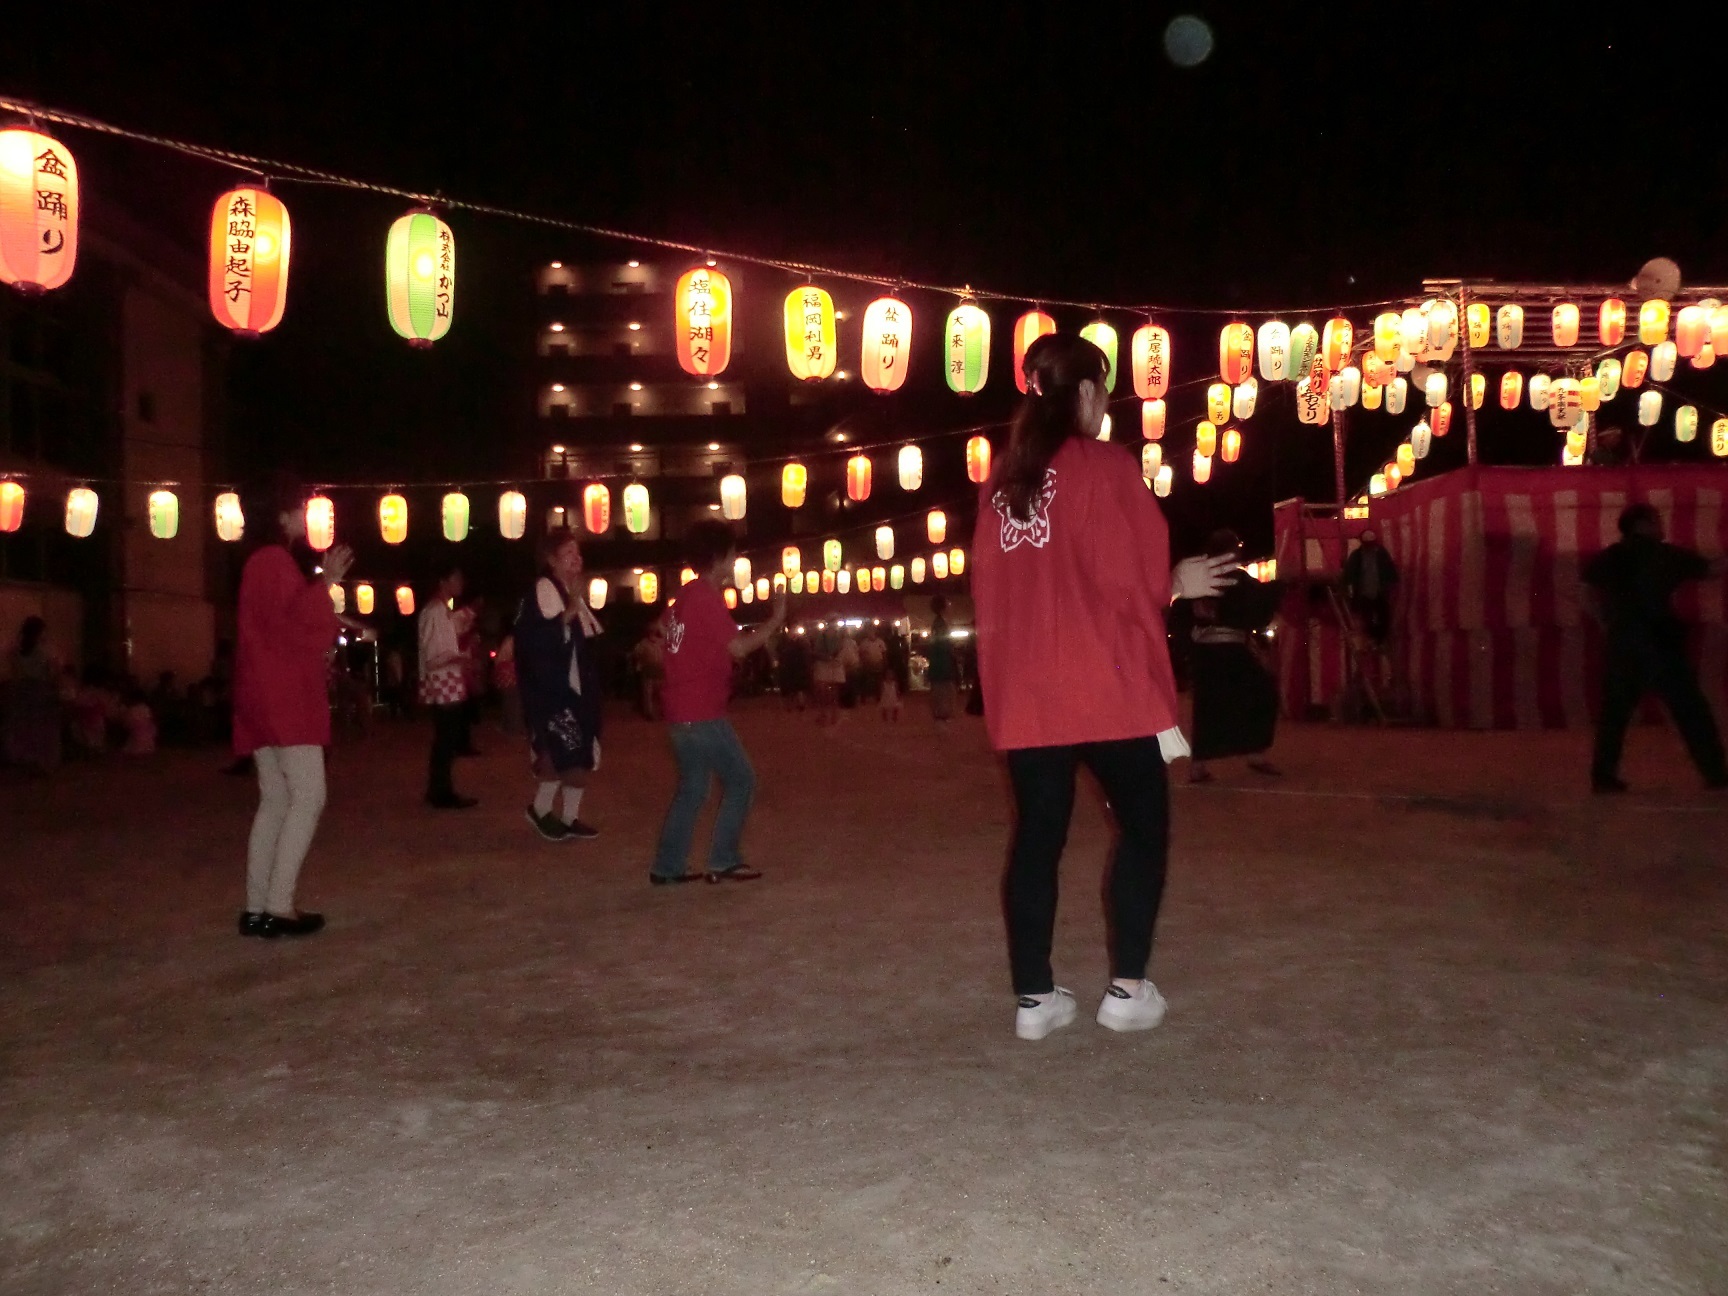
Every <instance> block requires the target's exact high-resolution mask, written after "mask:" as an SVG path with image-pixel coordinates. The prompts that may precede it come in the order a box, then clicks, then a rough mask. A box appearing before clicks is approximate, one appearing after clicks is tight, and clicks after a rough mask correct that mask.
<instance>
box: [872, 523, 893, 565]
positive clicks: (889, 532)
mask: <svg viewBox="0 0 1728 1296" xmlns="http://www.w3.org/2000/svg"><path fill="white" fill-rule="evenodd" d="M876 556H877V557H878V558H892V557H893V556H894V528H893V527H891V526H887V525H883V526H879V527H877V528H876Z"/></svg>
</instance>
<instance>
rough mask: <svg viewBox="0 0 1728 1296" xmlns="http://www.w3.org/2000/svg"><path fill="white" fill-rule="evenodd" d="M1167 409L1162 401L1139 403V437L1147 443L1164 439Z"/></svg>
mask: <svg viewBox="0 0 1728 1296" xmlns="http://www.w3.org/2000/svg"><path fill="white" fill-rule="evenodd" d="M1168 413H1169V411H1168V409H1167V407H1166V406H1165V404H1164V402H1163V401H1162V400H1149V401H1141V402H1140V435H1141V436H1143V437H1145V438H1146V440H1148V441H1161V440H1163V439H1164V423H1165V419H1166V418H1167V417H1168Z"/></svg>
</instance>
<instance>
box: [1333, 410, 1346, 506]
mask: <svg viewBox="0 0 1728 1296" xmlns="http://www.w3.org/2000/svg"><path fill="white" fill-rule="evenodd" d="M1332 493H1333V498H1335V499H1336V500H1337V501H1338V507H1339V508H1343V507H1344V411H1343V410H1333V411H1332Z"/></svg>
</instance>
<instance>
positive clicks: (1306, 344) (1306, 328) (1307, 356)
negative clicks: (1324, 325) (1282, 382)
mask: <svg viewBox="0 0 1728 1296" xmlns="http://www.w3.org/2000/svg"><path fill="white" fill-rule="evenodd" d="M1319 355H1320V335H1319V334H1318V333H1316V332H1315V331H1314V326H1313V325H1312V324H1298V325H1297V326H1296V327H1295V328H1293V329H1291V330H1290V359H1289V362H1288V365H1287V368H1288V372H1289V374H1290V376H1291V377H1292V378H1295V379H1296V380H1297V382H1298V383H1301V382H1302V381H1303V380H1305V379H1306V378H1307V376H1308V374H1309V372H1310V371H1311V370H1312V369H1313V368H1314V361H1315V360H1316V359H1318V358H1319ZM1325 387H1326V375H1325V374H1324V373H1322V374H1321V376H1320V388H1321V394H1322V395H1324V394H1325Z"/></svg>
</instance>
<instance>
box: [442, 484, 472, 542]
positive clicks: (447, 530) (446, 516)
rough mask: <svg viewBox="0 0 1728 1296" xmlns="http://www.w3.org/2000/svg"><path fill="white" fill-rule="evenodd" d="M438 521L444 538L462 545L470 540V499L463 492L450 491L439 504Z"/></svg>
mask: <svg viewBox="0 0 1728 1296" xmlns="http://www.w3.org/2000/svg"><path fill="white" fill-rule="evenodd" d="M438 519H439V522H440V523H441V524H442V526H443V529H444V538H445V539H446V540H448V541H450V542H451V543H452V544H460V543H461V542H462V541H464V540H466V539H467V538H468V497H467V496H466V495H464V494H463V493H462V492H461V491H449V492H447V493H446V494H445V496H444V498H443V499H442V500H440V501H439V504H438Z"/></svg>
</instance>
